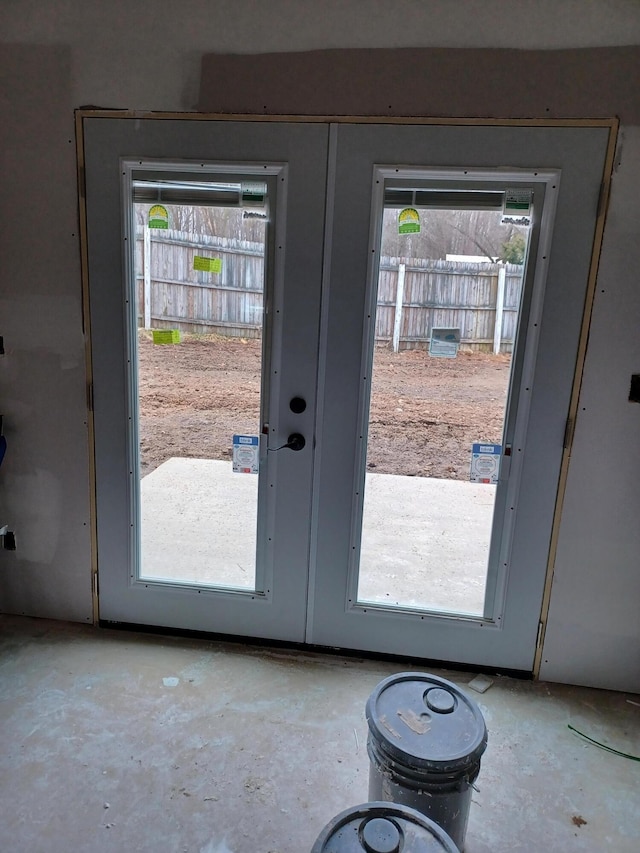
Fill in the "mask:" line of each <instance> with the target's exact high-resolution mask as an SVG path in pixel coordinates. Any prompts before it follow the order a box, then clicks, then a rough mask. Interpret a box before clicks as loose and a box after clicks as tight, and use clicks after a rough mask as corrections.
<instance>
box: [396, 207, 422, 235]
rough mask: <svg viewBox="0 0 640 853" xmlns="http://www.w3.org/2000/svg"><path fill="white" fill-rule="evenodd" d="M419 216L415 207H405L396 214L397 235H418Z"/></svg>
mask: <svg viewBox="0 0 640 853" xmlns="http://www.w3.org/2000/svg"><path fill="white" fill-rule="evenodd" d="M419 233H420V215H419V213H418V211H417V210H416V209H415V207H405V209H404V210H401V211H400V213H399V214H398V234H419Z"/></svg>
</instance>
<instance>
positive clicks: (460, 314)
mask: <svg viewBox="0 0 640 853" xmlns="http://www.w3.org/2000/svg"><path fill="white" fill-rule="evenodd" d="M401 266H404V283H403V286H401V287H400V288H399V287H398V285H399V284H402V275H399V271H401V270H400V268H401ZM522 271H523V267H522V266H520V265H518V264H490V263H486V264H481V263H466V262H460V261H443V260H425V259H422V258H392V257H386V256H385V257H382V258H381V259H380V276H379V279H378V300H377V309H376V310H377V314H376V341H377V342H378V343H383V342H385V341H388V342H389V343H394V327H395V338H396V342H397V343H398V344H399V347H400V348H401V349H402V348H414V347H424V346H425V345H426V344H427V343H428V341H429V339H430V337H431V330H432V329H437V328H454V329H460V343H461V347H462V348H464V349H471V350H480V351H489V352H491V351H494V352H500V351H502V352H511V350H512V349H513V341H514V338H515V333H516V327H517V322H518V308H519V305H520V293H521V290H522ZM398 303H399V304H398ZM496 320H497V323H496ZM394 348H398V347H394Z"/></svg>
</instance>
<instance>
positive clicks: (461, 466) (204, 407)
mask: <svg viewBox="0 0 640 853" xmlns="http://www.w3.org/2000/svg"><path fill="white" fill-rule="evenodd" d="M139 343H140V346H139V360H140V447H141V471H142V474H143V475H144V474H148V473H149V472H150V471H152V470H153V469H154V468H156V467H157V466H158V465H160V464H162V462H164V461H165V460H166V459H169V458H170V457H171V456H182V457H191V458H200V459H228V458H230V457H231V441H232V436H233V434H234V433H250V434H255V432H256V428H257V424H258V421H259V398H260V385H259V371H260V355H261V352H260V347H261V345H260V342H259V341H253V340H241V339H238V338H223V337H215V336H210V337H206V338H205V337H191V336H187V337H186V338H185V337H184V336H183V341H182V343H180V344H175V345H164V346H162V345H160V346H159V345H154V344H153V343H152V342H151V340H150V339H149V336H148V335H145V334H144V333H141V335H140V341H139ZM509 364H510V359H509V356H505V355H500V356H493V355H485V354H481V353H459V354H458V357H457V358H455V359H447V358H432V357H430V356H429V354H428V353H427V352H426V351H425V350H406V351H403V352H400V353H397V354H394V353H393V352H391V351H390V350H388V349H387V348H378V349H376V354H375V362H374V372H373V394H372V403H371V419H370V424H369V449H368V456H367V464H368V467H369V470H371V471H376V472H377V473H388V474H406V475H410V476H416V477H443V478H446V479H453V480H467V479H468V478H469V464H470V459H471V445H472V444H473V442H475V441H484V442H500V440H501V436H502V418H503V414H504V406H505V399H506V391H507V383H508V379H509Z"/></svg>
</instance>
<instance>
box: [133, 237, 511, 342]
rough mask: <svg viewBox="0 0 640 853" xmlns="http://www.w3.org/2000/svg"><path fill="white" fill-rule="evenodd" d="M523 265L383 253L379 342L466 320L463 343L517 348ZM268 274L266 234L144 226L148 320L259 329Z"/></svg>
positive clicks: (423, 336) (142, 280)
mask: <svg viewBox="0 0 640 853" xmlns="http://www.w3.org/2000/svg"><path fill="white" fill-rule="evenodd" d="M145 243H146V245H145ZM196 257H200V258H202V257H203V258H217V259H219V260H220V265H219V270H220V271H219V272H209V271H206V270H197V269H194V260H195V258H196ZM145 259H146V261H147V263H146V264H145ZM198 265H201V266H202V265H203V264H201V263H200V264H198ZM401 266H402V267H404V269H403V270H401ZM522 269H523V268H522V267H521V266H518V265H516V264H489V263H487V264H478V263H462V262H458V261H443V260H425V259H422V258H393V257H387V256H383V257H382V258H381V263H380V276H379V281H378V298H377V315H376V342H377V343H379V344H384V343H385V342H388V343H389V344H393V345H394V348H395V349H398V348H400V349H405V348H414V347H425V346H428V342H429V339H430V337H431V330H432V329H433V328H442V327H444V328H456V329H460V338H461V346H462V347H463V348H465V349H472V350H484V351H494V352H499V351H503V352H509V351H511V349H512V347H513V340H514V337H515V331H516V325H517V317H518V306H519V302H520V293H521V289H522ZM399 273H400V274H399ZM263 280H264V246H263V244H262V243H253V242H249V241H247V240H237V239H235V240H232V239H227V238H220V237H206V236H202V235H195V234H187V233H185V232H180V231H155V230H152V231H149V230H148V229H145V230H144V231H140V232H139V233H138V235H137V242H136V281H137V294H138V324H139V325H140V326H143V327H146V328H151V327H154V328H176V329H181V330H183V331H186V332H194V333H197V334H206V333H211V332H215V333H217V334H222V335H230V336H238V337H244V338H252V337H260V334H261V330H262V310H263V293H262V290H263ZM399 285H400V287H399ZM398 300H399V301H398Z"/></svg>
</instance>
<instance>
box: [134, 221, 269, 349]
mask: <svg viewBox="0 0 640 853" xmlns="http://www.w3.org/2000/svg"><path fill="white" fill-rule="evenodd" d="M145 244H146V245H145ZM196 258H218V259H219V260H220V272H208V271H206V270H198V269H194V261H195V259H196ZM145 259H146V261H147V263H146V264H145ZM200 265H201V266H202V264H200ZM263 281H264V245H263V244H262V243H252V242H250V241H248V240H236V239H228V238H226V237H208V236H205V235H202V234H187V233H185V232H184V231H156V230H149V229H148V228H145V229H144V231H142V230H140V231H139V232H138V234H137V239H136V285H137V295H138V325H139V326H142V327H144V328H152V327H153V328H156V329H167V328H171V329H181V330H182V331H185V332H193V333H195V334H210V333H212V332H215V333H217V334H221V335H229V336H236V337H243V338H259V337H260V335H261V333H262V307H263V302H262V290H263Z"/></svg>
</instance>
